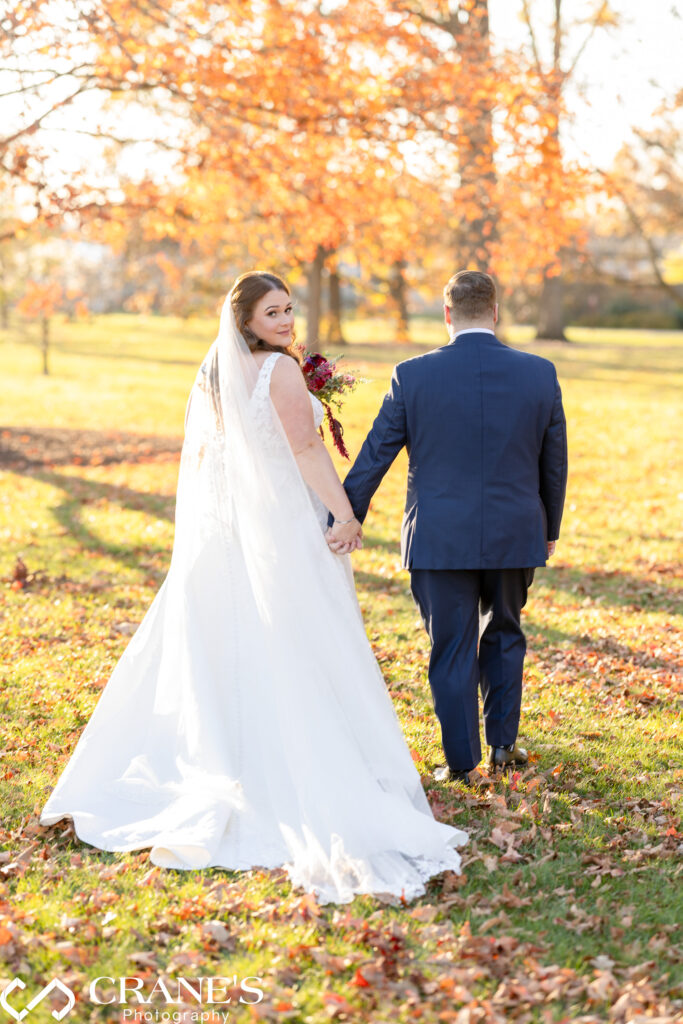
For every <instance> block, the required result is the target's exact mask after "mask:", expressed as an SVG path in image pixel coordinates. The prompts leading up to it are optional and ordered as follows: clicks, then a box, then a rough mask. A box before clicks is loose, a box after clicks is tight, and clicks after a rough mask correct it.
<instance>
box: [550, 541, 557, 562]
mask: <svg viewBox="0 0 683 1024" xmlns="http://www.w3.org/2000/svg"><path fill="white" fill-rule="evenodd" d="M556 543H557V542H556V541H554V540H549V541H548V558H552V556H553V555H554V554H555V544H556Z"/></svg>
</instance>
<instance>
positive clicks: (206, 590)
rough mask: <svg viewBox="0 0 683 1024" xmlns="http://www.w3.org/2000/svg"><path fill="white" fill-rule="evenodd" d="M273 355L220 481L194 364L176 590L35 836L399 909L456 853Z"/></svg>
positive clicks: (203, 389) (140, 638)
mask: <svg viewBox="0 0 683 1024" xmlns="http://www.w3.org/2000/svg"><path fill="white" fill-rule="evenodd" d="M224 326H225V325H223V322H222V329H224ZM219 341H220V337H219ZM215 344H217V343H215ZM212 351H213V349H212ZM210 355H211V354H210ZM248 358H249V359H251V362H252V363H253V364H254V365H255V362H254V360H253V358H252V357H251V356H249V357H248ZM278 358H287V357H286V356H282V355H280V354H278V353H275V354H272V355H270V356H269V357H268V358H267V359H266V360H265V362H264V363H263V364H262V365H261V367H260V370H257V371H255V372H254V377H253V379H252V380H251V383H250V388H249V395H248V401H247V400H245V409H246V412H244V414H243V421H244V423H243V426H244V434H243V435H241V438H242V440H244V441H245V443H248V446H249V449H250V450H249V458H246V456H245V457H242V458H241V461H240V457H239V455H238V457H237V461H236V462H229V459H233V457H234V451H233V446H232V445H230V438H231V437H232V439H233V441H234V442H235V443H236V442H237V440H239V438H237V437H236V434H237V433H238V432H239V431H238V424H237V423H236V422H234V423H232V422H224V424H223V426H224V428H225V437H226V438H227V440H226V442H225V444H226V445H227V446H229V447H230V451H231V455H230V456H229V457H228V456H226V455H225V452H223V454H222V456H220V457H221V458H223V460H224V461H223V463H221V464H214V465H213V466H212V460H213V459H214V456H215V451H214V450H213V449H212V447H211V446H212V443H213V442H212V441H211V440H209V438H210V437H214V436H215V420H214V422H213V425H212V428H211V429H212V430H213V434H211V435H210V434H209V428H208V419H207V415H208V414H206V410H207V409H208V408H209V405H208V404H206V403H205V407H204V413H202V411H201V410H202V407H201V403H202V401H204V400H205V398H206V395H207V391H208V390H210V388H208V387H207V381H208V378H209V376H210V372H211V370H210V367H211V365H212V364H211V359H210V358H209V360H207V363H206V364H204V366H203V367H202V370H201V371H200V373H199V375H198V381H197V384H196V385H195V389H193V394H192V402H191V406H190V424H192V418H193V416H195V417H196V420H197V422H199V417H201V416H202V415H204V414H206V415H205V420H204V428H205V429H204V431H203V432H202V431H201V430H200V429H199V428H198V427H197V426H195V427H194V428H192V429H189V431H188V434H187V435H186V445H185V446H184V449H183V461H182V462H181V475H180V480H179V489H178V506H177V510H176V539H175V544H174V552H173V558H172V561H171V568H170V570H169V574H168V576H167V578H166V580H165V581H164V583H163V585H162V587H161V589H160V591H159V593H158V594H157V596H156V598H155V600H154V602H153V604H152V606H151V607H150V609H149V611H148V612H147V615H146V616H145V618H144V620H143V622H142V623H141V625H140V627H139V628H138V630H137V633H136V634H135V635H134V637H133V638H132V640H131V642H130V644H129V645H128V648H127V649H126V651H125V652H124V654H123V657H122V658H121V660H120V661H119V663H118V665H117V666H116V668H115V670H114V672H113V674H112V677H111V679H110V681H109V682H108V684H107V686H106V687H105V689H104V691H103V692H102V695H101V697H100V699H99V702H98V704H97V706H96V708H95V711H94V713H93V715H92V718H91V719H90V721H89V722H88V724H87V726H86V728H85V730H84V732H83V734H82V736H81V738H80V740H79V742H78V744H77V746H76V749H75V751H74V753H73V755H72V757H71V759H70V760H69V762H68V764H67V766H66V768H65V770H64V772H63V774H62V775H61V777H60V779H59V781H58V783H57V785H56V787H55V789H54V791H53V792H52V794H51V796H50V798H49V799H48V800H47V803H46V804H45V807H44V808H43V811H42V814H41V819H40V820H41V823H42V824H43V825H50V824H53V823H55V822H57V821H59V820H60V819H61V818H64V817H68V818H71V819H72V820H73V823H74V828H75V831H76V833H77V835H78V836H79V837H80V838H81V839H82V840H84V841H85V842H87V843H90V844H92V845H93V846H95V847H98V848H100V849H102V850H111V851H114V850H119V851H129V850H137V849H141V848H145V847H149V848H150V859H151V861H152V862H153V863H155V864H159V865H161V866H163V867H169V868H181V869H191V868H209V867H222V868H227V869H248V868H252V867H265V868H269V867H276V866H284V867H285V868H286V870H287V873H288V875H289V877H290V879H291V882H292V884H293V885H295V886H301V887H303V888H304V889H305V890H306V891H309V892H312V893H314V894H315V895H316V896H317V898H318V900H319V901H320V902H321V903H327V902H335V903H344V902H348V901H349V900H351V899H353V897H354V896H355V895H356V894H359V893H375V894H393V895H394V896H396V897H401V896H403V897H404V898H405V899H407V900H410V899H412V898H414V897H415V896H418V895H421V894H422V893H424V882H425V881H426V880H427V879H428V878H429V877H431V876H432V875H434V874H437V873H439V872H441V871H443V870H444V869H451V870H454V871H458V870H459V867H460V858H459V855H458V853H457V852H456V849H455V847H457V846H459V845H461V844H462V843H464V842H465V841H466V838H467V837H466V834H465V833H463V832H460V831H459V830H457V829H455V828H452V827H451V826H449V825H446V824H444V823H440V822H437V821H436V820H435V819H434V817H433V815H432V813H431V809H430V807H429V804H428V802H427V799H426V797H425V795H424V792H423V789H422V786H421V783H420V778H419V776H418V773H417V771H416V769H415V766H414V764H413V761H412V758H411V756H410V752H409V750H408V748H407V746H406V743H405V741H404V738H403V735H402V733H401V729H400V725H399V722H398V719H397V716H396V713H395V710H394V707H393V705H392V702H391V700H390V698H389V695H388V693H387V691H386V687H385V684H384V680H383V679H382V676H381V673H380V670H379V667H378V665H377V662H376V661H375V658H374V656H373V654H372V650H371V648H370V645H369V643H368V640H367V637H366V634H365V630H364V626H363V621H362V617H361V613H360V608H359V606H358V601H357V598H356V594H355V590H354V587H353V578H352V573H351V569H350V559H349V557H348V556H344V557H339V556H336V555H333V554H332V553H331V552H330V550H329V548H328V547H327V544H326V542H325V540H324V535H323V531H324V529H325V526H326V520H327V510H326V509H325V508H324V506H323V505H322V503H321V502H320V500H319V499H318V498H317V496H316V495H315V494H313V493H312V492H311V491H309V490H308V488H306V486H305V485H303V486H302V484H303V481H302V480H301V477H300V475H299V476H298V478H295V477H294V476H292V473H293V468H292V467H295V469H296V464H295V462H294V460H293V457H292V454H291V449H290V448H289V446H288V443H287V440H286V438H285V436H284V432H283V431H282V428H281V425H280V423H279V420H278V419H277V416H276V414H275V412H274V407H273V405H272V402H271V400H270V376H271V373H272V370H273V367H274V365H275V363H276V361H277V359H278ZM216 365H217V364H216ZM246 372H247V371H245V373H246ZM249 372H251V371H249ZM224 386H225V389H228V388H229V387H230V384H229V381H228V379H227V376H224V377H221V387H222V388H223V387H224ZM245 394H246V393H245ZM312 401H313V403H314V406H315V412H316V421H317V423H318V424H319V422H320V420H321V419H322V406H321V405H320V403H319V402H318V400H317V399H315V398H313V396H312ZM195 402H196V404H197V409H196V410H195V409H193V408H192V406H193V404H194V403H195ZM223 410H224V416H225V417H226V418H229V416H230V415H231V414H230V412H229V410H228V406H227V404H226V402H225V401H224V403H223ZM192 438H194V441H195V443H194V447H193V445H192V443H191V439H192ZM186 449H187V450H186ZM244 455H245V453H242V456H244ZM216 458H218V456H216ZM226 467H227V468H226ZM225 474H227V476H228V479H229V480H230V481H231V482H232V484H233V485H234V486H235V487H236V485H237V483H238V481H240V482H241V483H240V488H241V490H240V489H239V488H238V490H240V494H241V492H242V491H243V490H245V489H246V490H249V488H250V487H253V488H255V489H257V490H255V491H254V493H253V494H250V495H247V497H249V500H250V504H248V505H245V507H244V509H241V508H240V497H239V495H236V493H235V494H231V493H227V492H225V491H224V490H223V489H222V488H223V485H224V476H225ZM231 474H233V475H232V476H231ZM240 474H241V475H240ZM254 474H256V476H254ZM264 481H267V483H268V486H267V488H266V489H265V490H263V488H264ZM191 492H194V493H191ZM257 493H258V495H259V496H260V497H259V501H258V503H257V505H258V507H256V505H255V499H256V496H257ZM269 502H270V503H271V506H270V509H269V511H267V513H266V511H264V509H267V507H268V505H269ZM197 509H200V510H201V513H200V512H197ZM266 514H267V519H264V518H263V516H265V515H266ZM266 526H267V527H268V530H269V532H268V535H267V536H264V535H263V530H264V529H266Z"/></svg>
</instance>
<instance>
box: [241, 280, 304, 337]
mask: <svg viewBox="0 0 683 1024" xmlns="http://www.w3.org/2000/svg"><path fill="white" fill-rule="evenodd" d="M247 327H250V328H251V330H252V331H253V332H254V334H255V335H256V337H257V338H260V339H261V341H265V342H267V343H268V344H269V345H278V346H280V347H281V348H286V347H287V346H288V345H289V344H290V343H291V340H292V331H293V330H294V303H293V302H292V296H291V295H288V294H287V292H283V291H282V290H281V289H274V290H273V291H271V292H267V293H266V294H265V295H264V296H263V297H262V298H260V299H259V300H258V302H257V303H256V305H255V306H254V311H253V313H252V314H251V320H248V321H247Z"/></svg>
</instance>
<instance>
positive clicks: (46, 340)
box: [41, 316, 50, 376]
mask: <svg viewBox="0 0 683 1024" xmlns="http://www.w3.org/2000/svg"><path fill="white" fill-rule="evenodd" d="M41 325H42V341H41V351H42V354H43V373H44V374H45V376H48V375H49V373H50V368H49V366H48V362H47V355H48V352H49V349H50V318H49V317H47V316H44V317H42V319H41Z"/></svg>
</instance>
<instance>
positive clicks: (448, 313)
mask: <svg viewBox="0 0 683 1024" xmlns="http://www.w3.org/2000/svg"><path fill="white" fill-rule="evenodd" d="M443 315H444V317H445V318H446V323H447V324H448V326H449V327H450V326H451V310H450V306H444V307H443Z"/></svg>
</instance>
